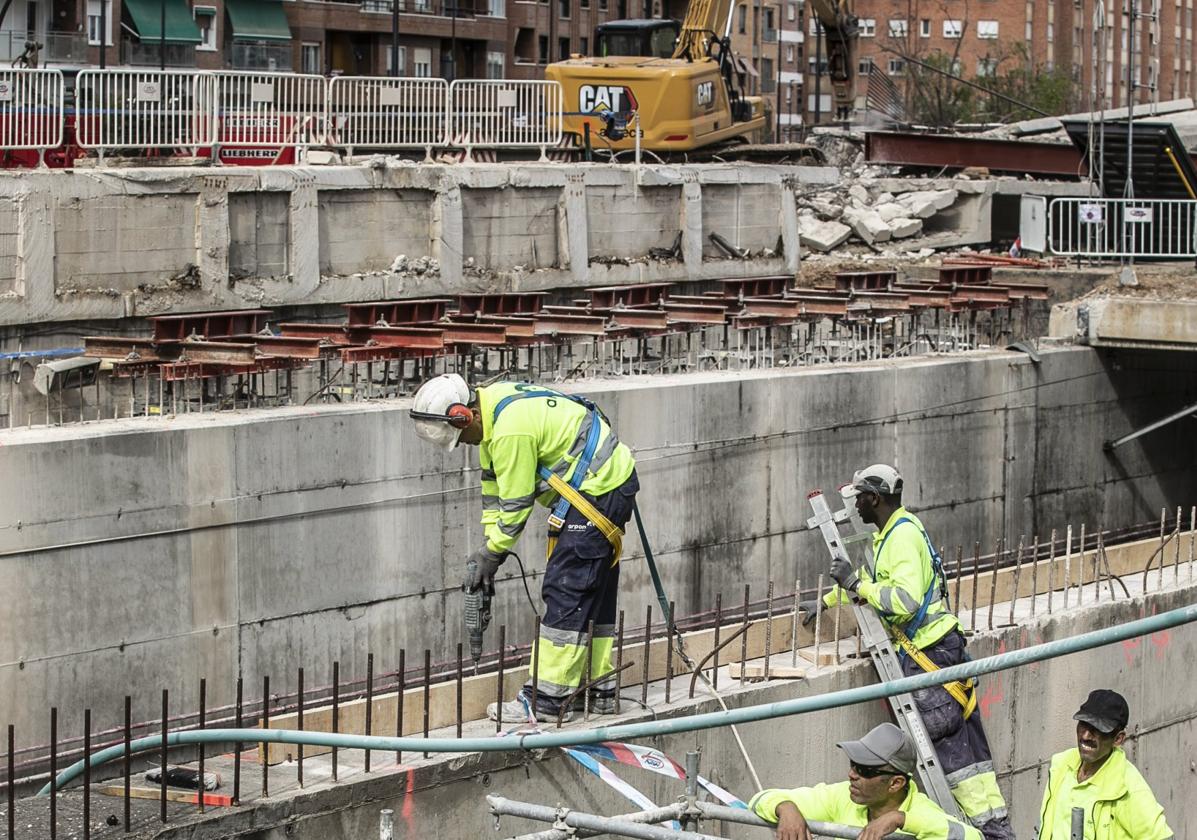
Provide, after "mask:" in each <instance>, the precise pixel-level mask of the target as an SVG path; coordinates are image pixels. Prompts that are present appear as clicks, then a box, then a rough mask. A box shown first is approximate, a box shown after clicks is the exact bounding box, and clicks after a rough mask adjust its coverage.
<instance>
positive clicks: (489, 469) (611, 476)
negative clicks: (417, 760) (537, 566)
mask: <svg viewBox="0 0 1197 840" xmlns="http://www.w3.org/2000/svg"><path fill="white" fill-rule="evenodd" d="M411 416H412V418H413V420H414V421H415V424H416V433H417V434H419V435H420V437H422V438H424V439H425V440H428V441H430V442H432V443H435V444H438V445H439V446H441V447H442V448H444V449H453V448H454V447H455V446H456V445H457V444H458V443H464V444H467V445H469V446H477V447H478V454H479V460H480V462H481V466H482V526H483V531H484V538H483V540H482V544H481V545H480V546H479V547H478V549H477V550H476V551H475V552H474V553H473V555H472V556H471V558H470V559H471V560H472V561H473V568H474V573H473V576H472V577H471V579H469V580H467V581H466V588H467V589H468V590H469V591H471V592H472V591H476V590H478V589H479V588H483V587H485V588H486V590H487V591H488V592H493V588H494V578H495V573H496V572H497V571H498V570H499V567H500V566H502V565H503V562H504V560H506V558H507V555H508V554H509V553H511V551H512V549H513V548H514V547H515V544H516V541H518V540H519V538H520V534H522V533H523V531H524V527H525V526H526V525H527V523H528V518H529V516H531V514H532V509H533V507H534V503H535V502H540V503H541V504H542V505H544V506H545V507H548V508H550V509H551V515H550V516H549V557H548V560H547V563H546V568H545V574H544V582H543V585H542V587H541V595H542V597H543V598H544V602H545V614H544V618H543V619H542V621H541V624H540V638H539V639H538V640H537V642H536V654H535V657H536V658H535V660H534V662H535V663H536V669H537V673H536V674H535V677H536V686H535V688H533V684H532V682H533V680H532V676H533V674H532V673H531V672H530V673H529V680H528V683H527V684H526V685H525V686H524V687H523V689H521V691H520V693H519V695H518V696H517V697H516V699H515V700H512V701H509V702H506V703H502V704H499V703H492V704H491V705H490V707H489V708H488V709H487V713H488V714H489V715H490V717H491V719H492V720H502V721H510V722H517V721H527V720H529V718H530V717H533V716H534V717H535V718H536V719H537V720H541V721H547V720H556V719H557V717H558V713H559V712H562V706H563V705H564V704H565V703H566V701H567V700H568V699H569V698H571V697H573V695H574V694H576V693H577V691H578V688H579V687H580V686H581V685H582V680H583V677H584V676H585V675H586V674H587V668H586V661H585V660H586V643H587V634H588V631H589V626H590V623H591V622H593V623H594V638H593V641H592V643H591V644H592V648H591V651H592V653H591V662H590V669H589V674H590V677H591V680H592V681H594V680H598V682H597V684H596V685H595V686H594V687H593V688H592V690H591V697H590V710H591V711H593V712H595V713H598V714H610V713H613V712H614V711H615V679H614V675H613V671H614V669H613V667H612V665H611V649H612V646H613V643H614V636H615V618H616V609H615V605H616V590H617V586H618V583H619V552H620V550H621V548H622V535H623V530H622V529H623V526H624V525H625V524H626V523H627V521H628V518H629V517H630V516H631V514H632V507H633V506H634V505H635V502H636V491H637V490H638V489H639V488H640V484H639V481H638V480H637V478H636V463H635V461H634V460H633V459H632V453H631V451H630V450H629V449H628V447H627V446H625V445H624V444H622V443H620V442H619V439H618V438H617V437H616V436H615V433H614V432H613V431H612V430H611V427H610V425H609V424H608V422H607V420H606V418H605V417H603V415H602V413H601V412H600V411H599V410H598V409H597V408H596V407H595V406H594V404H593V403H591V402H590V401H589V400H586V399H584V398H582V397H578V396H574V395H568V394H563V393H560V392H558V391H553V390H550V389H548V388H544V387H542V386H539V385H529V384H524V383H518V382H498V383H495V384H492V385H487V386H484V387H480V388H477V389H471V388H470V387H469V386H468V385H467V384H466V381H465V380H464V379H462V377H460V376H458V375H457V374H444V375H442V376H438V377H436V378H434V379H431V380H429V381H427V382H425V383H424V384H423V385H422V386H421V387H420V389H419V391H417V392H416V397H415V402H414V406H413V408H412V411H411ZM467 568H470V567H469V565H467ZM605 675H611V676H610V678H609V679H605V678H604V676H605ZM534 698H535V708H533V699H534ZM585 700H586V698H584V697H581V696H578V697H574V698H573V705H575V706H576V707H578V708H581V706H582V704H583V702H585ZM570 717H572V712H571V710H570V709H565V710H564V714H562V718H563V719H565V720H568V719H569V718H570Z"/></svg>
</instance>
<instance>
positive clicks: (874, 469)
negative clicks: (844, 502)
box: [843, 464, 902, 498]
mask: <svg viewBox="0 0 1197 840" xmlns="http://www.w3.org/2000/svg"><path fill="white" fill-rule="evenodd" d="M901 492H902V476H901V474H899V473H898V471H897V470H896V469H894V468H893V467H891V466H890V465H889V464H873V465H872V466H870V467H865V468H864V469H863V470H857V471H856V473H855V474H854V475H853V476H852V487H851V488H850V489H847V490H844V491H843V495H844V497H845V498H851V497H853V496H859V495H860V494H861V493H879V494H881V495H882V496H889V495H892V494H894V493H901Z"/></svg>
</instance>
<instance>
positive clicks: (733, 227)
mask: <svg viewBox="0 0 1197 840" xmlns="http://www.w3.org/2000/svg"><path fill="white" fill-rule="evenodd" d="M377 160H378V162H377V165H374V166H370V165H363V166H354V167H349V166H329V167H261V168H253V167H243V168H237V167H223V168H218V169H213V168H197V169H171V170H166V169H114V170H103V169H97V170H74V171H56V172H50V171H34V172H21V173H19V174H13V173H8V174H0V326H4V325H23V324H31V323H43V322H62V321H74V320H83V319H111V318H123V317H128V316H146V315H154V314H159V313H164V312H186V311H206V310H212V309H235V308H246V307H257V306H262V305H269V306H288V305H308V304H324V303H343V302H347V301H358V300H376V299H385V298H400V297H416V296H420V295H429V294H435V295H454V294H459V293H462V292H467V291H468V292H474V291H526V290H544V289H554V288H565V287H576V286H585V285H590V286H595V285H605V284H617V283H635V282H647V281H656V280H671V281H685V280H703V279H710V278H713V277H727V276H743V277H753V276H763V275H768V274H778V273H791V274H792V273H793V272H795V271H796V270H797V266H798V236H797V216H796V206H795V201H794V192H795V190H797V189H800V188H801V185H804V184H829V183H833V182H834V181H835V180H836V179H837V178H838V173H837V171H836V170H835V169H832V168H828V167H804V166H763V165H752V164H735V165H719V164H714V165H712V164H707V165H703V166H646V167H644V168H643V169H642V170H641V171H640V172H639V175H638V174H637V172H636V170H635V169H634V168H633V167H630V166H610V165H571V166H560V165H558V166H553V165H535V164H530V165H489V166H488V165H473V166H440V165H413V164H402V165H400V163H398V162H388V161H386V160H384V159H383V158H378V159H377ZM708 193H709V198H708ZM712 231H717V232H718V233H720V234H721V235H723V236H724V237H725V238H727V239H728V240H729V241H730V242H731V243H732V244H733V245H736V246H737V247H740V248H745V249H749V250H751V251H752V257H751V258H750V259H748V260H734V261H729V260H727V259H725V258H724V255H723V254H722V253H719V252H715V251H713V250H711V247H710V245H709V243H708V242H707V236H708V235H709V233H711V232H712ZM679 233H681V234H683V235H682V237H681V246H682V247H681V255H680V258H677V259H672V258H668V259H660V258H659V257H658V256H654V255H653V254H651V253H650V252H651V250H652V249H656V248H662V249H665V250H669V249H672V248H673V247H674V245H675V242H676V241H677V238H678V234H679ZM779 241H780V242H781V243H782V245H781V248H780V250H778V248H777V243H778V242H779ZM766 249H768V251H766ZM401 256H402V257H405V258H406V259H405V260H398V259H397V258H399V257H401Z"/></svg>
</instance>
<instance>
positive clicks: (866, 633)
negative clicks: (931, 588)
mask: <svg viewBox="0 0 1197 840" xmlns="http://www.w3.org/2000/svg"><path fill="white" fill-rule="evenodd" d="M845 486H847V485H845ZM842 489H843V488H841V490H842ZM807 500H808V501H809V502H810V506H811V509H812V510H813V511H814V514H815V515H814V516H812V517H811V518H810V519H808V520H807V523H806V524H807V526H809V527H810V528H812V529H815V528H817V529H818V530H819V533H820V534H821V535H822V537H823V541H824V542H825V543H827V549H828V551H830V552H831V557H832V559H833V560H834V559H836V558H842V559H844V560H847V561H848V562H852V557H851V555H850V554H849V553H848V548H847V546H848V545H849V544H852V543H856V542H861V541H864V540H868V539H869V538H870V537H871V535H870V534H869V533H867V532H865V531H863V530H861V529H859V528H858V527H855V526H854V528H853V530H854V533H853V535H852V536H850V537H847V538H845V537H843V536H842V535H841V534H840V524H841V523H845V522H846V523H849V524H852V523H854V520H853V519H852V511H851V509H850V508H849V506H848V505H847V500H846V499H845V500H844V501H845V506H844V508H843V509H842V510H840V511H839V512H837V513H832V512H831V508H830V507H829V506H828V504H827V498H826V497H825V496H824V495H823V491H822V490H815V491H814V492H812V493H811V494H810V495H809V496H807ZM871 551H872V550H871V548H869V547H868V543H865V546H864V556H865V564H866V565H867V566H868V567H869V568H870V570H871V568H872V563H871V557H870V555H871ZM854 565H855V564H854ZM852 611H853V612H854V613H855V615H856V622H857V624H858V625H859V626H860V639H861V644H862V645H863V646H864V648H865V649H866V650H868V652H869V656H871V657H872V659H873V666H874V667H875V668H876V669H877V676H879V677H880V678H881V679H882V681H884V682H892V681H893V680H900V679H902V678H903V677H904V676H905V675H904V674H903V673H902V665H901V662H900V661H899V660H898V654H897V652H896V651H895V650H894V645H893V640H892V639H891V638H890V635H889V631H888V630H886V629H885V625H883V624H882V623H881V618H880V616H878V615H877V612H876V610H874V609H873V608H872V607H871V606H870V605H869V604H867V603H860V604H858V603H856V601H855V600H853V601H852ZM836 644H839V641H838V640H837V641H836ZM889 705H890V708H892V709H893V711H894V717H895V718H897V720H898V726H900V727H901V728H902V731H904V732H905V733H906V734H907V735H909V736H910V738H911V740H912V741H914V748H915V752H916V753H917V754H918V767H919V776H920V778H921V779H922V783H923V790H924V791H925V792H926V794H927V795H928V796H930V797H931V798H932V799H933V800H935V802H936V804H938V805H939V807H940V808H942V809H943V810H944V811H946V812H947V814H948V816H951V817H955V818H956V819H959V820H962V821H964V822H965V823H966V824H967V820H965V819H964V816H963V814H962V813H961V811H960V806H959V805H957V804H956V798H955V797H954V796H952V789H951V787H950V786H949V785H948V780H947V777H946V776H945V775H944V772H943V767H942V766H941V765H940V763H939V756H938V755H936V753H935V746H934V745H933V744H932V743H931V736H930V735H928V734H927V727H926V726H924V725H923V718H922V716H921V715H920V714H919V711H918V707H917V706H916V705H915V703H914V698H913V697H912V696H911V695H910V694H909V693H904V694H898V695H895V696H893V697H890V698H889Z"/></svg>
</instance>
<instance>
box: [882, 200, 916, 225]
mask: <svg viewBox="0 0 1197 840" xmlns="http://www.w3.org/2000/svg"><path fill="white" fill-rule="evenodd" d="M873 210H874V211H875V212H876V213H877V215H878V216H880V217H881V220H882V221H884V222H892V221H893V220H894V219H900V218H902V217H903V216H907V215H909V214H910V208H908V207H906V206H905V205H903V204H898V203H897V202H896V201H891V202H889V203H888V204H875V205H873Z"/></svg>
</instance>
